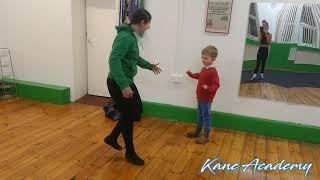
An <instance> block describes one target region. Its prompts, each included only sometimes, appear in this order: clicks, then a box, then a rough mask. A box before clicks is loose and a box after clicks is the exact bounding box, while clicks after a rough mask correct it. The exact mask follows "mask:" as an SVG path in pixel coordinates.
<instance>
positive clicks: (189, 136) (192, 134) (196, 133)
mask: <svg viewBox="0 0 320 180" xmlns="http://www.w3.org/2000/svg"><path fill="white" fill-rule="evenodd" d="M200 133H201V129H199V128H197V129H196V130H195V131H194V132H188V133H187V137H188V138H196V137H199V136H200Z"/></svg>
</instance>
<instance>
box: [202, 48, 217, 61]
mask: <svg viewBox="0 0 320 180" xmlns="http://www.w3.org/2000/svg"><path fill="white" fill-rule="evenodd" d="M201 55H207V56H210V57H212V58H216V57H217V56H218V49H217V48H216V47H214V46H207V47H205V48H204V49H203V50H202V51H201Z"/></svg>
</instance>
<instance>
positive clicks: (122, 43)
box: [109, 34, 130, 90]
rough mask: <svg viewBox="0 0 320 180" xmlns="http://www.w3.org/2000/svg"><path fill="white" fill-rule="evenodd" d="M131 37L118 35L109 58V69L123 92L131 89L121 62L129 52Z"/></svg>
mask: <svg viewBox="0 0 320 180" xmlns="http://www.w3.org/2000/svg"><path fill="white" fill-rule="evenodd" d="M128 41H130V37H129V36H128V35H122V36H121V35H120V34H118V35H117V37H116V38H115V40H114V44H113V46H112V50H111V53H110V56H109V69H110V74H111V75H112V77H113V78H114V80H115V81H116V83H117V84H118V85H119V87H120V88H121V90H123V89H125V88H127V87H129V82H128V80H127V78H126V76H125V74H124V72H123V69H122V65H121V60H122V58H123V57H124V56H125V55H126V53H127V52H128V49H129V46H130V43H128Z"/></svg>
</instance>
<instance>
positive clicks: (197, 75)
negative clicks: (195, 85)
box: [187, 70, 199, 79]
mask: <svg viewBox="0 0 320 180" xmlns="http://www.w3.org/2000/svg"><path fill="white" fill-rule="evenodd" d="M187 74H188V76H189V77H191V78H193V79H199V73H192V72H191V71H190V70H188V71H187Z"/></svg>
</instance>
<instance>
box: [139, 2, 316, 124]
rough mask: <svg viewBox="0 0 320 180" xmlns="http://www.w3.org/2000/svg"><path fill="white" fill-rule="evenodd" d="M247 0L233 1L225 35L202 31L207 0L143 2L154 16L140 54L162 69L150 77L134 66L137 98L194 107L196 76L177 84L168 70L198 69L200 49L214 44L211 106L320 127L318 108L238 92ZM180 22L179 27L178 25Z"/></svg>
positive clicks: (150, 74) (246, 16) (247, 8)
mask: <svg viewBox="0 0 320 180" xmlns="http://www.w3.org/2000/svg"><path fill="white" fill-rule="evenodd" d="M265 2H271V1H265ZM281 2H283V1H281ZM287 2H297V1H287ZM311 2H312V1H311ZM168 4H170V6H168ZM179 4H180V5H183V4H184V6H185V9H184V12H183V14H184V18H179V17H178V14H180V13H181V12H179V11H177V9H179V8H178V6H179ZM249 4H250V1H249V0H241V1H240V0H234V4H233V10H232V18H231V27H230V28H231V29H230V34H229V35H221V34H212V33H205V32H204V26H205V15H206V6H207V0H197V1H194V0H177V1H170V0H163V1H146V8H147V9H149V10H150V12H151V14H152V15H153V20H152V24H151V30H150V31H149V32H147V33H146V34H145V37H144V47H145V48H144V52H143V54H144V56H145V57H147V58H148V59H149V60H150V61H152V62H158V61H159V62H160V65H161V67H162V68H163V70H164V71H163V73H162V74H161V75H160V76H159V77H155V76H154V75H153V74H152V73H151V72H148V71H145V70H139V74H138V75H137V78H136V84H137V85H138V88H139V90H140V94H141V96H142V98H143V99H144V100H147V101H153V102H159V103H168V104H173V105H178V106H186V107H196V99H195V90H196V81H194V80H192V79H188V78H185V79H184V81H183V82H182V83H178V84H177V83H173V82H170V80H169V79H170V78H169V75H170V74H171V73H173V72H177V73H180V74H183V75H184V74H185V73H184V72H185V71H186V70H188V69H191V70H192V71H199V70H200V68H201V62H200V52H201V49H202V48H203V47H205V46H207V45H209V44H214V45H216V46H217V48H218V49H219V55H218V61H217V64H216V66H217V68H218V71H219V74H220V80H221V88H220V90H219V92H218V94H217V97H216V99H215V102H214V105H213V110H216V111H221V112H229V113H235V114H240V115H246V116H253V117H261V118H268V119H275V120H283V121H288V122H295V123H302V124H309V125H316V126H320V121H318V118H319V117H320V108H319V107H311V106H304V105H295V104H287V103H282V102H274V101H268V100H263V99H253V98H243V97H239V95H238V94H239V84H240V77H241V67H242V62H243V55H244V46H245V35H246V30H247V23H248V12H249ZM164 9H165V11H164ZM177 24H178V26H177ZM181 24H182V25H183V28H182V29H181V30H179V29H180V28H179V25H181ZM178 31H180V32H178ZM177 32H178V33H177ZM177 35H178V36H177ZM177 40H178V41H177ZM176 42H178V44H177V46H176ZM174 64H176V67H174V66H173V65H174Z"/></svg>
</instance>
